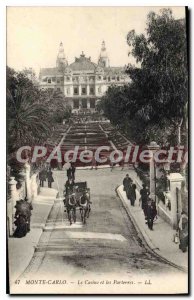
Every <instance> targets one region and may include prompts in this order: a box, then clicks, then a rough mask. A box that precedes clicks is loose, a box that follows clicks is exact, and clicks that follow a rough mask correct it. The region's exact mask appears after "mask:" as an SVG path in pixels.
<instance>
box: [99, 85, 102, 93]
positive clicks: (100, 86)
mask: <svg viewBox="0 0 194 300" xmlns="http://www.w3.org/2000/svg"><path fill="white" fill-rule="evenodd" d="M101 92H102V91H101V86H99V88H98V93H99V94H101Z"/></svg>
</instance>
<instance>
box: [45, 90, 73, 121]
mask: <svg viewBox="0 0 194 300" xmlns="http://www.w3.org/2000/svg"><path fill="white" fill-rule="evenodd" d="M41 102H42V103H44V105H45V106H47V107H48V115H49V119H50V122H51V123H52V125H53V126H55V124H58V123H62V121H63V120H64V119H66V120H69V118H70V117H71V106H69V105H68V104H67V103H66V101H65V97H64V95H63V94H62V92H61V91H57V90H49V89H47V90H45V91H42V94H41Z"/></svg>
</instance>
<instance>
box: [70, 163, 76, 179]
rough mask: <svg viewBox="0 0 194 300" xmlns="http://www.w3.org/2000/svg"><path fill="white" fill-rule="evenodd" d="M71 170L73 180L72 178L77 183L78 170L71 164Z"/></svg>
mask: <svg viewBox="0 0 194 300" xmlns="http://www.w3.org/2000/svg"><path fill="white" fill-rule="evenodd" d="M70 170H71V178H72V180H73V181H75V170H76V168H75V166H74V164H73V163H71V167H70Z"/></svg>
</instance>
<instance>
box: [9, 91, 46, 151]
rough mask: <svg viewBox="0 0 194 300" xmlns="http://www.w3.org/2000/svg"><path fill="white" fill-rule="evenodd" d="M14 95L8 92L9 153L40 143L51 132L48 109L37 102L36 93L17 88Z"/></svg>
mask: <svg viewBox="0 0 194 300" xmlns="http://www.w3.org/2000/svg"><path fill="white" fill-rule="evenodd" d="M14 94H15V95H13V93H11V92H10V90H7V128H8V138H9V140H8V147H9V148H8V152H10V151H11V152H12V151H14V150H16V149H17V148H18V147H21V146H23V145H34V144H35V143H40V142H41V141H43V140H44V137H46V136H48V132H49V130H50V125H49V120H48V118H47V113H48V107H46V106H43V104H41V103H38V102H37V100H36V98H35V97H36V96H37V95H36V91H35V92H33V91H32V90H28V89H22V88H17V89H16V90H15V93H14Z"/></svg>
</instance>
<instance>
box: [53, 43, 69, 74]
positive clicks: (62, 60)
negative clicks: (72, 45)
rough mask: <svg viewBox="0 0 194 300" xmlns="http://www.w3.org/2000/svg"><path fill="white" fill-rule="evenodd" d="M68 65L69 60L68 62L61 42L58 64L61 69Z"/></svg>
mask: <svg viewBox="0 0 194 300" xmlns="http://www.w3.org/2000/svg"><path fill="white" fill-rule="evenodd" d="M67 65H68V62H67V60H66V57H65V53H64V48H63V43H62V42H61V43H60V45H59V52H58V55H57V61H56V66H57V68H59V69H63V68H65V67H66V66H67Z"/></svg>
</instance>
